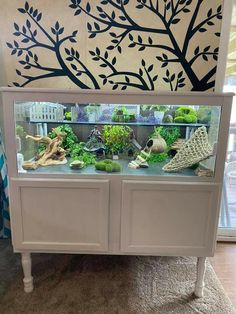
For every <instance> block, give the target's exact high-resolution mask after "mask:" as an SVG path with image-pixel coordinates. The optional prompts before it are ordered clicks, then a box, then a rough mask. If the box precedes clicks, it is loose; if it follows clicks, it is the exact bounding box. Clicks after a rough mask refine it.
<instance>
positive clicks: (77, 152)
mask: <svg viewBox="0 0 236 314" xmlns="http://www.w3.org/2000/svg"><path fill="white" fill-rule="evenodd" d="M84 146H85V143H84V142H80V143H76V144H74V145H73V147H72V149H71V153H70V156H71V158H72V159H76V158H77V157H79V156H81V155H82V154H83V152H84Z"/></svg>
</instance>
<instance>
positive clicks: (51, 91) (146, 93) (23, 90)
mask: <svg viewBox="0 0 236 314" xmlns="http://www.w3.org/2000/svg"><path fill="white" fill-rule="evenodd" d="M0 92H1V93H27V94H30V93H49V94H55V93H57V94H69V95H72V94H84V95H86V94H94V95H114V96H118V95H121V96H125V95H127V96H129V95H131V96H132V95H135V96H137V95H140V96H156V97H158V96H171V97H176V96H178V97H180V96H198V97H217V96H218V97H219V96H221V97H222V96H223V97H233V96H234V95H235V94H234V93H219V92H217V93H216V92H170V91H158V92H156V91H155V92H154V91H143V92H141V91H139V92H125V93H124V92H122V91H104V90H78V89H53V88H21V87H0Z"/></svg>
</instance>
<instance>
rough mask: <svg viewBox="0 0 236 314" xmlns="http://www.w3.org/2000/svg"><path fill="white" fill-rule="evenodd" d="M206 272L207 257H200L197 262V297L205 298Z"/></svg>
mask: <svg viewBox="0 0 236 314" xmlns="http://www.w3.org/2000/svg"><path fill="white" fill-rule="evenodd" d="M205 271H206V257H198V261H197V280H196V285H195V291H194V294H195V296H196V297H198V298H201V297H203V289H204V276H205Z"/></svg>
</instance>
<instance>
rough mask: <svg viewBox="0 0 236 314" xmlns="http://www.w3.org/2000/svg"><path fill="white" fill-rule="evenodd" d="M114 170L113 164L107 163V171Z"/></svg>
mask: <svg viewBox="0 0 236 314" xmlns="http://www.w3.org/2000/svg"><path fill="white" fill-rule="evenodd" d="M112 171H113V167H112V164H107V165H106V172H112Z"/></svg>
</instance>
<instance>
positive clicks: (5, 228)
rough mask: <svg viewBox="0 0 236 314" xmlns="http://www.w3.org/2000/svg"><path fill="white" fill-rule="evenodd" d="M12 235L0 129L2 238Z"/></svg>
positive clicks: (0, 226)
mask: <svg viewBox="0 0 236 314" xmlns="http://www.w3.org/2000/svg"><path fill="white" fill-rule="evenodd" d="M10 237H11V231H10V216H9V198H8V177H7V165H6V157H5V153H4V147H3V142H2V137H1V130H0V238H10Z"/></svg>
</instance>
